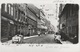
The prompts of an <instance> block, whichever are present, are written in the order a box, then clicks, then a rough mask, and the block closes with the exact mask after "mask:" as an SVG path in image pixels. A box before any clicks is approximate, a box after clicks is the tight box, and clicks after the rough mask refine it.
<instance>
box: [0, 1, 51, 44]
mask: <svg viewBox="0 0 80 52" xmlns="http://www.w3.org/2000/svg"><path fill="white" fill-rule="evenodd" d="M49 24H50V22H49V21H48V20H47V19H46V18H45V14H44V12H43V11H42V10H41V9H38V8H37V7H35V6H34V5H33V4H17V3H15V4H10V3H7V4H5V3H3V4H2V5H1V41H2V42H4V41H7V40H9V39H11V38H12V37H13V36H15V35H16V34H17V32H20V34H23V35H24V36H32V35H37V34H38V32H37V31H41V32H43V31H47V29H51V28H49V27H50V26H49ZM47 25H48V26H47Z"/></svg>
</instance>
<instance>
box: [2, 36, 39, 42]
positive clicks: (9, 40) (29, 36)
mask: <svg viewBox="0 0 80 52" xmlns="http://www.w3.org/2000/svg"><path fill="white" fill-rule="evenodd" d="M37 36H38V35H35V36H26V37H24V39H27V38H32V37H37ZM4 43H12V40H9V41H6V42H4Z"/></svg>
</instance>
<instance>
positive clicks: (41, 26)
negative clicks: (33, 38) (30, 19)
mask: <svg viewBox="0 0 80 52" xmlns="http://www.w3.org/2000/svg"><path fill="white" fill-rule="evenodd" d="M37 28H41V29H47V27H46V26H43V25H38V26H37Z"/></svg>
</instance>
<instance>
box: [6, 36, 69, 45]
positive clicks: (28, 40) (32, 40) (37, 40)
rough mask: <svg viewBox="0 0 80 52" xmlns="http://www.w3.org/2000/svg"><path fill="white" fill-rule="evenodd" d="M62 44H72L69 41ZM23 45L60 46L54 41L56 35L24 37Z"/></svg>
mask: <svg viewBox="0 0 80 52" xmlns="http://www.w3.org/2000/svg"><path fill="white" fill-rule="evenodd" d="M5 43H10V44H11V43H12V40H10V41H7V42H5ZM61 43H62V44H70V42H69V41H62V42H61ZM21 44H60V43H59V42H57V41H55V40H54V34H47V35H41V36H38V35H35V36H30V37H24V39H23V43H21Z"/></svg>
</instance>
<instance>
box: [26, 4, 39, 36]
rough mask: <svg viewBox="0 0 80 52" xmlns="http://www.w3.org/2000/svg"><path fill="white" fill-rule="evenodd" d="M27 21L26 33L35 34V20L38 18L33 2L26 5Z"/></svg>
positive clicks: (37, 10)
mask: <svg viewBox="0 0 80 52" xmlns="http://www.w3.org/2000/svg"><path fill="white" fill-rule="evenodd" d="M26 13H27V15H26V16H27V23H28V35H36V34H37V20H38V19H40V16H39V13H40V11H39V9H38V8H37V7H35V6H34V5H33V4H27V5H26Z"/></svg>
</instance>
